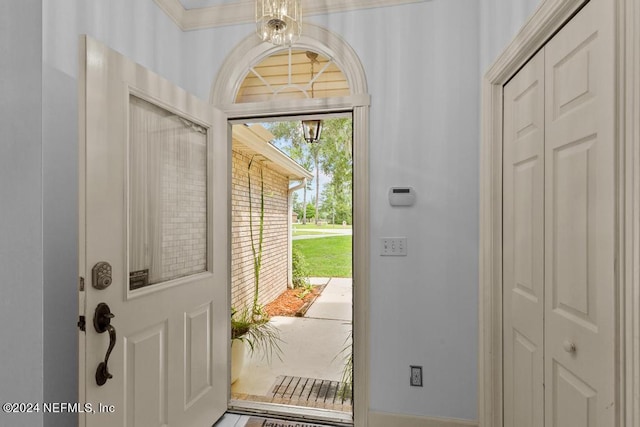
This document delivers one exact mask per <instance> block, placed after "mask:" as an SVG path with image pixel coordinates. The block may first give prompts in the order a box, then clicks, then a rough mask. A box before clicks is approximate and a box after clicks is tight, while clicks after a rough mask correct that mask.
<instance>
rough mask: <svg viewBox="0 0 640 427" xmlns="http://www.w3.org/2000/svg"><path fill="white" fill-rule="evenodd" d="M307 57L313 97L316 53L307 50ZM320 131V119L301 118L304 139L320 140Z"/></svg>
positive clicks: (316, 61) (308, 140) (310, 140)
mask: <svg viewBox="0 0 640 427" xmlns="http://www.w3.org/2000/svg"><path fill="white" fill-rule="evenodd" d="M306 55H307V58H309V61H310V62H311V77H310V80H309V81H310V82H311V99H313V96H314V93H313V84H314V83H315V80H314V78H313V77H314V76H313V74H314V73H313V65H314V64H318V63H319V62H318V54H317V53H315V52H311V51H307V52H306ZM321 132H322V120H303V121H302V133H303V135H304V140H305V141H307V142H308V143H310V144H311V143H312V142H318V141H319V140H320V133H321Z"/></svg>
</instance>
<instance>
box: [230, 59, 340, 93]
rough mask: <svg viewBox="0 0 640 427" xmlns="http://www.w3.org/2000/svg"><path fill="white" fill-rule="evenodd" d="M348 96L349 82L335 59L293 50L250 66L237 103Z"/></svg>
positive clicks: (239, 91)
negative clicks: (275, 99)
mask: <svg viewBox="0 0 640 427" xmlns="http://www.w3.org/2000/svg"><path fill="white" fill-rule="evenodd" d="M348 95H350V90H349V84H348V82H347V79H346V78H345V76H344V74H343V73H342V71H341V70H340V68H338V66H337V65H336V64H335V62H334V61H333V59H332V58H327V57H326V56H323V55H322V54H320V53H317V52H313V51H310V50H302V49H300V48H297V49H296V48H295V47H293V48H288V49H285V50H282V51H279V52H277V53H275V54H273V55H271V56H268V57H267V58H265V59H264V60H262V62H260V63H259V64H257V65H255V66H253V67H251V68H250V69H249V72H248V73H247V75H246V76H245V78H244V81H243V82H242V85H241V86H240V89H239V90H238V94H237V96H236V102H237V103H243V102H263V101H269V100H272V99H274V98H276V97H277V98H289V99H291V98H333V97H341V96H348Z"/></svg>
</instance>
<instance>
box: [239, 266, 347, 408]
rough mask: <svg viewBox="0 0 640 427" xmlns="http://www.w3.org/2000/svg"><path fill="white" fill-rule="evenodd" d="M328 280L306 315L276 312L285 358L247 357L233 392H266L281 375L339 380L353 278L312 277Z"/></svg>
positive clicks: (342, 365) (256, 355) (322, 280)
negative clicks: (281, 315) (293, 315)
mask: <svg viewBox="0 0 640 427" xmlns="http://www.w3.org/2000/svg"><path fill="white" fill-rule="evenodd" d="M311 283H312V284H325V283H326V284H327V286H326V287H325V288H324V290H323V292H322V294H321V295H320V296H319V297H318V298H317V299H316V300H315V301H314V303H313V305H312V306H311V307H310V308H309V310H308V311H307V313H306V315H305V317H280V316H276V317H273V318H272V319H271V322H272V323H273V324H274V325H275V326H277V327H278V329H279V330H280V336H281V338H282V340H283V343H282V344H281V348H282V353H283V356H282V360H279V359H278V358H277V357H274V358H273V359H272V360H271V364H270V365H269V364H268V363H267V361H266V360H264V358H263V357H262V355H258V354H254V355H253V356H249V355H247V356H246V357H245V366H244V369H243V371H242V374H241V376H240V378H239V379H238V381H236V382H235V383H234V384H233V385H232V387H231V391H232V393H233V394H249V395H256V396H264V395H266V394H267V393H268V392H269V390H270V388H271V386H272V385H273V384H274V383H275V381H276V378H277V377H278V376H280V375H287V376H296V377H306V378H319V379H325V380H332V381H339V380H340V378H341V377H342V369H343V367H344V360H343V355H342V354H341V353H340V352H341V350H342V349H343V348H344V347H345V345H346V344H345V340H346V339H347V337H348V336H349V332H350V331H351V320H352V316H351V305H352V287H351V283H352V280H351V278H348V279H338V278H334V279H328V278H312V279H311Z"/></svg>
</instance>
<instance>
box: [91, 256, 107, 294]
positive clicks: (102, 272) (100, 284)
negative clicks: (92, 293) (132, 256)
mask: <svg viewBox="0 0 640 427" xmlns="http://www.w3.org/2000/svg"><path fill="white" fill-rule="evenodd" d="M91 273H92V280H91V284H92V285H93V287H94V288H96V289H106V288H108V287H109V285H110V284H111V282H112V279H111V264H109V263H108V262H104V261H102V262H99V263H97V264H96V265H94V266H93V269H92V270H91Z"/></svg>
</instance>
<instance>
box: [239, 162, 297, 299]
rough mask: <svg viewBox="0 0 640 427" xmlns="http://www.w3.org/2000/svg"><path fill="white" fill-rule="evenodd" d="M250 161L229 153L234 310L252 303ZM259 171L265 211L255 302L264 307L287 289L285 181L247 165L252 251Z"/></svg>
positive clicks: (256, 164) (256, 224)
mask: <svg viewBox="0 0 640 427" xmlns="http://www.w3.org/2000/svg"><path fill="white" fill-rule="evenodd" d="M250 160H251V159H250V158H249V157H247V156H245V155H243V154H241V153H240V152H237V151H233V155H232V164H231V169H232V183H231V187H232V195H231V212H232V214H231V236H232V240H231V304H232V307H234V308H236V309H242V307H245V306H247V307H248V306H250V305H251V303H252V300H253V287H254V273H253V253H252V251H251V233H250V229H249V191H248V185H249V182H248V181H249V180H248V177H247V172H248V170H247V168H248V166H249V161H250ZM261 168H262V170H263V179H264V210H265V211H264V234H263V243H262V248H263V250H262V268H261V269H260V292H259V303H260V304H262V305H265V304H267V303H269V302H271V301H273V300H274V299H275V298H276V297H277V296H278V295H280V294H281V293H282V292H283V291H285V290H286V289H287V275H288V269H289V262H288V256H287V253H288V245H289V239H288V236H289V224H288V188H289V180H288V178H287V177H285V176H282V175H280V174H278V173H276V172H275V171H274V170H272V169H269V168H268V167H267V166H264V165H263V164H262V163H260V162H255V161H254V163H253V165H252V166H251V195H252V210H253V231H254V239H255V245H256V250H257V247H258V238H259V227H260V169H261Z"/></svg>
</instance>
